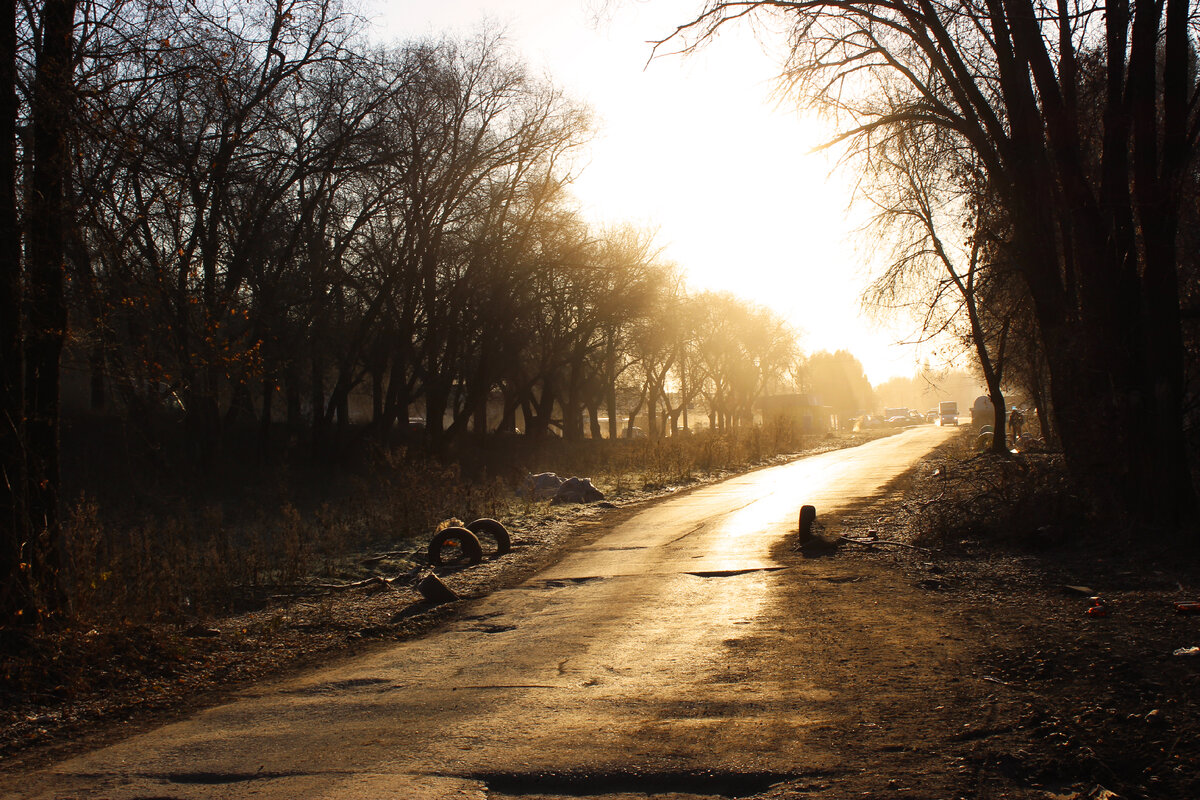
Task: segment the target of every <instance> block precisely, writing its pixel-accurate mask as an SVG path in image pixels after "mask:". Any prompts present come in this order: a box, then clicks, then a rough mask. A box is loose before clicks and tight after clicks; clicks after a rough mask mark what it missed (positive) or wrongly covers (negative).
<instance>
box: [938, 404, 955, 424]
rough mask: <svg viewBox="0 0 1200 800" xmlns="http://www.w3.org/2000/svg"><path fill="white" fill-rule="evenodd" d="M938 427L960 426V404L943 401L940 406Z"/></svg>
mask: <svg viewBox="0 0 1200 800" xmlns="http://www.w3.org/2000/svg"><path fill="white" fill-rule="evenodd" d="M937 424H938V425H954V426H955V427H957V426H958V403H957V402H956V401H954V400H943V401H942V402H941V403H939V404H938V423H937Z"/></svg>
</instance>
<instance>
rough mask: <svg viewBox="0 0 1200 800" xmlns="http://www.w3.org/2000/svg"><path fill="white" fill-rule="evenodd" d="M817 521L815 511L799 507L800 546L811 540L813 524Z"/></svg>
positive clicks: (810, 508)
mask: <svg viewBox="0 0 1200 800" xmlns="http://www.w3.org/2000/svg"><path fill="white" fill-rule="evenodd" d="M816 521H817V509H816V508H815V507H813V506H800V534H799V537H798V539H799V542H800V544H806V543H807V542H808V541H809V540H811V539H812V538H813V523H814V522H816Z"/></svg>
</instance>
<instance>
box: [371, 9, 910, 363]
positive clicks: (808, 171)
mask: <svg viewBox="0 0 1200 800" xmlns="http://www.w3.org/2000/svg"><path fill="white" fill-rule="evenodd" d="M364 1H365V3H366V10H367V13H368V14H369V15H370V17H371V18H372V19H373V20H374V24H375V26H376V30H375V33H376V35H377V36H378V38H380V39H405V38H411V37H415V36H422V35H426V34H432V35H440V34H442V33H459V34H464V35H465V34H470V33H471V32H472V31H474V30H477V29H478V27H479V25H480V24H481V23H482V22H483V20H485V19H487V20H490V21H491V22H493V23H497V24H499V25H500V26H502V27H503V28H504V29H505V30H506V31H507V34H508V36H509V39H510V41H511V43H512V45H513V47H514V49H515V50H516V51H517V52H518V53H520V54H521V55H522V56H523V58H524V60H525V61H526V62H527V63H528V64H529V65H530V67H531V68H532V69H534V70H535V71H538V72H541V73H544V74H545V75H546V76H547V77H548V78H549V79H550V80H551V81H552V82H554V83H555V84H556V85H558V86H560V87H562V88H563V89H564V90H566V91H567V92H568V94H570V95H571V96H573V97H575V98H576V99H578V100H582V101H584V102H586V103H587V104H588V105H590V106H591V107H592V108H593V110H594V113H595V115H596V121H597V127H598V132H597V135H596V138H595V141H594V142H593V144H592V145H591V148H590V153H589V156H588V157H587V159H586V161H585V163H586V167H585V168H584V170H583V172H582V174H581V176H580V178H579V179H578V181H577V182H576V183H575V185H574V187H573V192H574V194H575V196H576V197H577V198H578V199H579V201H580V203H581V205H582V207H583V209H584V212H585V214H586V215H587V216H588V218H590V219H591V220H593V221H594V222H596V223H597V224H602V223H608V222H632V223H635V224H638V225H642V226H644V227H647V228H650V229H656V230H657V231H658V243H659V244H660V245H662V246H663V247H664V248H665V250H664V256H665V257H666V258H667V259H669V260H671V261H674V262H676V263H678V264H679V265H680V266H681V267H683V268H684V270H685V271H686V272H687V275H688V285H689V286H691V287H692V288H694V289H718V290H728V291H731V292H733V293H735V294H738V295H740V296H742V297H744V298H746V299H748V300H751V301H753V302H757V303H762V304H764V305H768V306H770V307H772V308H774V309H775V310H776V311H778V312H779V313H780V314H782V315H783V316H785V317H786V318H787V319H789V320H790V321H791V322H792V323H793V324H794V325H795V326H796V327H797V328H799V329H800V330H801V331H802V334H803V335H802V340H801V344H802V346H803V348H804V349H805V350H806V351H809V352H811V351H814V350H820V349H829V350H833V349H837V348H846V349H849V350H851V351H853V352H854V353H855V355H857V356H858V357H859V359H860V360H861V361H862V362H863V365H864V366H865V368H866V371H867V375H868V377H869V378H870V379H871V381H872V382H873V383H880V382H882V381H884V380H887V379H888V378H890V377H893V376H895V375H912V374H913V373H914V372H915V370H916V364H917V360H918V353H917V352H916V349H915V348H913V347H902V346H896V345H895V344H893V343H894V342H895V341H897V340H898V339H900V338H904V337H905V336H906V335H907V334H908V333H909V326H907V325H904V324H901V325H900V326H899V327H898V328H897V329H896V330H888V331H885V330H878V329H876V328H875V327H874V324H873V323H871V322H870V321H868V320H867V319H866V318H865V317H863V316H862V315H861V314H860V311H859V299H858V298H859V294H860V292H861V288H862V285H863V283H864V281H865V279H866V278H865V266H866V262H867V261H868V260H869V259H870V257H871V253H872V248H871V247H870V246H869V243H864V242H863V241H862V240H861V237H860V236H858V235H856V233H855V231H856V229H857V228H858V227H859V226H860V225H861V221H862V220H861V218H859V219H854V217H855V216H856V213H853V212H852V213H850V214H847V206H848V204H849V201H850V189H849V185H850V183H851V180H852V178H851V176H848V175H846V174H844V173H837V174H834V175H832V176H830V175H829V172H830V169H831V161H830V158H831V157H830V156H827V155H825V154H812V153H810V152H809V151H810V150H811V149H812V148H813V147H814V146H816V145H818V144H820V143H821V142H823V141H824V140H825V139H826V138H827V137H828V135H829V131H828V129H825V128H823V127H822V126H821V124H820V123H819V122H818V121H816V120H815V119H814V118H812V117H805V116H801V115H799V114H798V113H797V112H796V111H795V110H794V109H793V108H791V107H787V106H782V107H777V105H776V104H775V103H774V102H773V101H772V100H771V99H770V93H771V89H772V83H771V79H772V78H773V77H774V75H775V73H776V70H777V69H778V61H776V60H773V59H772V58H771V57H770V56H769V55H767V54H766V53H764V52H763V48H762V45H761V44H760V43H759V42H757V41H755V39H754V37H753V36H752V35H750V32H749V30H748V29H744V28H743V29H740V30H738V29H731V30H730V33H728V34H725V35H722V36H721V37H720V38H719V39H718V40H717V41H716V42H714V43H712V44H710V45H708V46H707V47H706V48H705V49H703V50H702V51H700V52H699V53H698V54H694V55H690V56H687V57H680V56H666V57H660V58H656V59H654V60H653V61H651V62H650V63H649V64H647V60H648V58H649V56H650V50H651V48H650V45H649V44H647V41H648V40H650V39H657V38H662V37H663V36H666V35H667V34H668V33H670V32H671V31H672V30H673V29H674V26H675V25H677V24H680V23H682V22H684V21H686V20H688V19H690V16H689V14H692V13H694V12H695V11H696V10H697V9H698V8H699V7H700V5H701V2H700V0H364ZM598 15H601V16H602V18H600V19H597V16H598ZM856 243H857V246H856Z"/></svg>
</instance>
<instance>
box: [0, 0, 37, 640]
mask: <svg viewBox="0 0 1200 800" xmlns="http://www.w3.org/2000/svg"><path fill="white" fill-rule="evenodd" d="M16 25H17V22H16V3H15V2H5V3H2V4H0V631H13V630H15V628H16V626H19V625H21V624H22V623H32V622H35V621H36V618H37V604H36V602H35V601H34V598H33V593H32V592H31V591H30V589H31V587H30V585H29V573H28V572H27V571H26V570H24V569H22V567H21V565H22V564H23V563H24V543H25V542H27V541H28V540H29V516H28V511H27V508H26V503H25V500H26V497H25V494H26V491H27V480H26V471H25V449H24V423H23V420H24V419H25V390H24V372H25V368H24V356H23V347H22V336H21V299H22V294H23V292H22V280H21V233H20V230H19V228H18V222H17V162H16V134H17V94H16V77H17V67H16V50H17V28H16ZM0 644H5V643H3V642H0Z"/></svg>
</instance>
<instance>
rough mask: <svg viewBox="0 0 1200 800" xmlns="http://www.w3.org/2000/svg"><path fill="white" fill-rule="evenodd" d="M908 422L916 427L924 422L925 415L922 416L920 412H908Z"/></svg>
mask: <svg viewBox="0 0 1200 800" xmlns="http://www.w3.org/2000/svg"><path fill="white" fill-rule="evenodd" d="M908 421H909V422H911V423H914V424H916V425H920V424H921V423H922V422H924V421H925V415H924V414H922V413H921V412H920V411H909V412H908Z"/></svg>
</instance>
